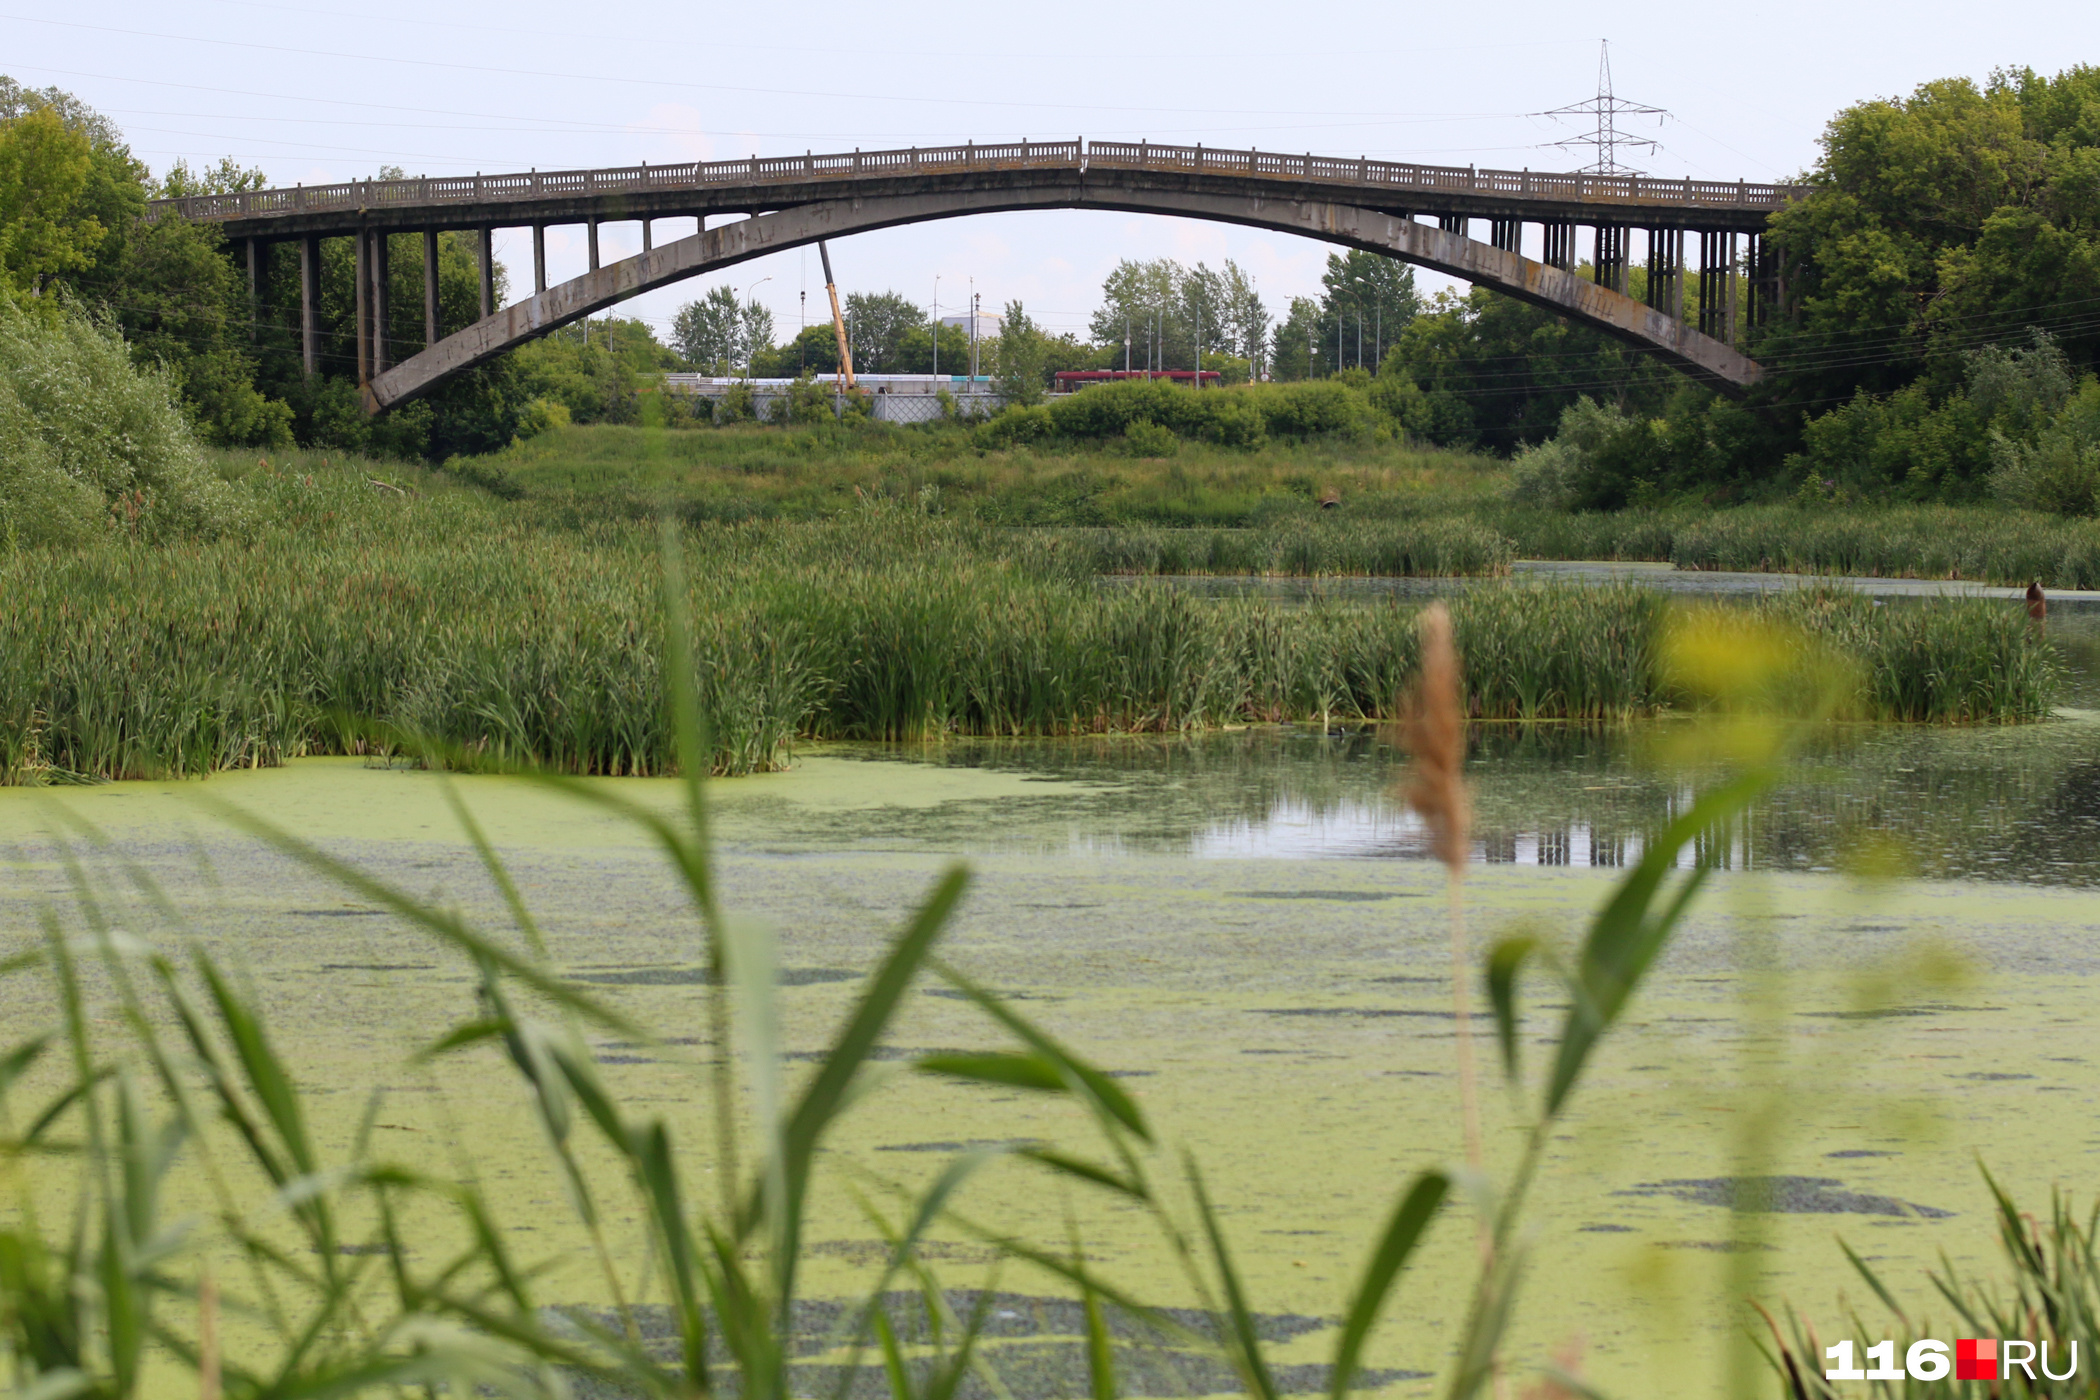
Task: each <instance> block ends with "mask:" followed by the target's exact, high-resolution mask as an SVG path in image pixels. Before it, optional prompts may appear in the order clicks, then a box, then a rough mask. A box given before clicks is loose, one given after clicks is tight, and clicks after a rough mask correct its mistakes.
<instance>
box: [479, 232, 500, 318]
mask: <svg viewBox="0 0 2100 1400" xmlns="http://www.w3.org/2000/svg"><path fill="white" fill-rule="evenodd" d="M479 232H480V235H481V238H480V243H479V245H478V247H477V248H476V251H477V253H478V254H479V255H480V262H481V319H482V320H484V321H486V320H487V319H488V318H489V317H491V316H493V315H495V314H496V231H495V230H494V229H492V228H490V227H488V226H487V225H486V224H484V225H482V227H481V229H480V230H479Z"/></svg>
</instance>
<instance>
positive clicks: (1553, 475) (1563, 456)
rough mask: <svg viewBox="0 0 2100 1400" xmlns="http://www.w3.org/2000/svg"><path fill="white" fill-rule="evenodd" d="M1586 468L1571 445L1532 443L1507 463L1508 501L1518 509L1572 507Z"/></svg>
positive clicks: (1579, 452) (1582, 456) (1580, 453)
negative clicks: (1523, 507) (1516, 505)
mask: <svg viewBox="0 0 2100 1400" xmlns="http://www.w3.org/2000/svg"><path fill="white" fill-rule="evenodd" d="M1583 402H1584V403H1588V402H1589V400H1587V399H1584V400H1583ZM1572 411H1573V410H1570V412H1572ZM1588 466H1589V457H1588V455H1587V454H1586V453H1584V452H1583V450H1582V449H1581V448H1579V447H1577V446H1576V445H1575V444H1574V443H1572V442H1564V441H1562V440H1561V439H1559V438H1548V439H1547V440H1546V441H1544V442H1541V443H1534V444H1532V445H1531V446H1529V447H1525V448H1523V449H1521V450H1520V451H1519V452H1518V453H1517V456H1516V460H1514V461H1513V462H1511V463H1510V484H1509V498H1510V499H1511V500H1512V501H1515V502H1517V503H1518V504H1519V505H1527V506H1544V507H1545V508H1546V509H1547V510H1567V509H1569V508H1570V507H1571V506H1573V505H1574V504H1575V495H1576V491H1577V489H1578V488H1579V486H1580V477H1581V474H1582V473H1583V472H1584V471H1585V470H1586V469H1587V468H1588Z"/></svg>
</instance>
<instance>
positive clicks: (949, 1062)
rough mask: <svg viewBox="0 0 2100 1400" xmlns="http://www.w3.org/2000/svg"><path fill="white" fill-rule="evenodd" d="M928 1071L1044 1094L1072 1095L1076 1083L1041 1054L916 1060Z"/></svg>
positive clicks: (927, 1072)
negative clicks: (1067, 1079)
mask: <svg viewBox="0 0 2100 1400" xmlns="http://www.w3.org/2000/svg"><path fill="white" fill-rule="evenodd" d="M912 1068H914V1069H916V1070H919V1071H921V1072H923V1073H926V1074H938V1075H945V1076H946V1077H948V1078H950V1079H961V1080H964V1081H967V1082H969V1083H973V1084H995V1085H998V1086H999V1087H1001V1088H1005V1089H1034V1090H1037V1091H1039V1092H1042V1093H1049V1094H1068V1093H1070V1092H1072V1086H1071V1085H1070V1083H1068V1082H1067V1081H1066V1079H1065V1077H1064V1076H1063V1075H1062V1074H1059V1073H1058V1072H1057V1066H1056V1065H1054V1064H1052V1063H1050V1061H1048V1060H1046V1059H1044V1058H1043V1057H1042V1056H1041V1055H1013V1054H1001V1053H996V1052H994V1053H987V1054H981V1055H969V1054H949V1055H927V1056H924V1057H922V1058H921V1059H918V1060H915V1061H913V1063H912Z"/></svg>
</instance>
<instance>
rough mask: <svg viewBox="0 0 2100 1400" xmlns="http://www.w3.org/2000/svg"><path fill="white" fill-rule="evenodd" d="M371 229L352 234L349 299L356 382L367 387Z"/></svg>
mask: <svg viewBox="0 0 2100 1400" xmlns="http://www.w3.org/2000/svg"><path fill="white" fill-rule="evenodd" d="M371 237H372V235H371V231H370V230H369V229H363V228H360V229H359V230H358V231H357V233H356V234H355V235H354V236H353V241H354V242H355V244H356V247H357V253H356V265H355V267H354V268H353V269H352V272H351V276H350V281H351V296H350V300H351V301H353V302H354V303H356V305H357V318H356V319H357V329H356V334H357V384H358V387H359V388H361V389H369V388H370V386H371V383H372V322H371V317H370V316H369V315H367V314H366V311H365V304H366V303H367V302H369V301H370V300H371V299H372V295H371V290H372V274H371V272H370V271H369V270H368V269H367V268H366V266H365V265H366V264H367V263H369V262H370V261H371V260H372V250H371V249H370V247H368V246H367V245H368V244H369V243H370V242H371Z"/></svg>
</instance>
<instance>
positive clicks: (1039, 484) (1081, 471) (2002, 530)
mask: <svg viewBox="0 0 2100 1400" xmlns="http://www.w3.org/2000/svg"><path fill="white" fill-rule="evenodd" d="M453 472H454V474H455V477H457V478H460V479H465V480H470V481H474V482H478V483H481V484H483V485H485V486H487V487H489V488H491V489H493V490H495V491H497V492H499V493H500V494H502V495H504V496H507V497H509V498H511V499H512V501H513V504H514V506H515V507H516V509H517V510H518V511H519V512H520V513H522V514H524V515H525V516H527V517H529V518H531V519H534V520H538V521H541V522H543V523H546V524H548V525H551V526H557V527H566V528H582V527H586V526H590V525H593V524H597V523H602V522H607V521H646V520H653V519H655V518H656V517H657V516H658V515H660V514H664V513H670V514H673V515H676V516H678V517H680V518H682V519H684V520H687V521H688V522H692V523H704V522H717V521H742V520H816V519H824V518H829V517H832V516H836V515H838V514H840V513H842V512H846V511H851V510H853V509H856V508H858V507H860V506H862V505H864V504H865V503H866V502H868V501H870V500H879V501H890V502H895V503H900V504H905V505H909V506H910V507H912V508H913V509H915V510H918V511H920V512H922V513H926V514H932V515H939V516H947V517H956V518H962V519H968V520H975V521H979V522H982V523H986V524H992V525H1004V526H1035V527H1060V528H1070V527H1077V528H1082V529H1088V530H1093V531H1100V532H1123V533H1124V535H1125V538H1122V539H1111V538H1109V537H1108V536H1107V535H1105V534H1104V535H1099V536H1097V537H1096V538H1098V539H1100V540H1101V543H1102V548H1101V559H1102V563H1101V567H1102V569H1104V570H1107V571H1144V572H1159V573H1177V572H1192V573H1203V572H1217V573H1307V574H1316V573H1367V574H1450V573H1493V572H1497V571H1499V570H1500V569H1501V568H1502V567H1503V565H1504V564H1505V563H1506V562H1507V561H1508V560H1510V559H1513V558H1515V559H1644V560H1656V561H1666V562H1670V563H1674V564H1676V565H1677V566H1678V567H1680V568H1685V569H1729V570H1752V571H1771V572H1789V573H1827V574H1857V575H1865V576H1869V577H1893V578H1938V579H1944V578H1956V579H1968V580H1973V581H1977V582H1983V583H1994V584H2014V585H2022V584H2025V583H2027V582H2028V581H2029V580H2037V579H2038V580H2040V582H2041V583H2042V585H2043V586H2044V587H2047V588H2096V587H2100V522H2094V521H2086V520H2067V519H2064V518H2062V517H2060V516H2053V515H2042V514H2036V513H2033V512H2026V511H2016V510H2009V509H2005V508H2003V507H2000V506H1996V505H1977V506H1876V505H1846V506H1836V505H1813V506H1801V505H1794V504H1784V505H1764V506H1734V507H1727V508H1720V509H1710V508H1706V507H1700V506H1692V505H1676V506H1669V507H1663V508H1658V509H1653V510H1628V511H1620V512H1615V513H1600V512H1582V513H1572V512H1564V511H1555V510H1544V509H1539V508H1536V507H1530V506H1522V505H1517V504H1514V503H1512V502H1510V501H1508V500H1507V499H1506V498H1505V488H1506V486H1507V470H1506V468H1505V467H1504V466H1503V465H1502V464H1500V463H1498V462H1496V461H1494V460H1493V459H1491V458H1485V457H1480V456H1475V455H1471V454H1465V453H1456V452H1448V451H1443V450H1439V449H1433V448H1423V447H1418V446H1414V445H1410V444H1408V443H1405V442H1401V441H1393V440H1389V439H1379V438H1365V439H1361V440H1358V439H1353V438H1350V437H1347V436H1335V435H1331V436H1328V437H1324V438H1315V439H1310V440H1307V441H1304V442H1270V443H1265V444H1263V445H1261V446H1259V447H1256V448H1251V449H1236V448H1224V447H1217V446H1212V445H1208V444H1201V443H1182V444H1180V445H1179V446H1178V448H1177V449H1176V451H1175V452H1174V454H1173V455H1171V456H1167V457H1160V458H1141V457H1133V456H1131V455H1129V454H1128V453H1127V452H1126V451H1125V450H1123V449H1122V448H1120V447H1118V446H1116V445H1115V444H1110V445H1108V446H1099V445H1087V444H1039V445H1036V446H1032V447H1030V446H1023V447H1015V448H1012V449H1008V450H998V451H984V450H981V449H980V448H979V447H978V446H977V445H976V442H975V439H974V438H973V437H972V436H971V434H970V433H969V432H968V431H967V430H965V429H963V428H960V427H956V428H938V427H936V428H926V429H922V428H910V429H904V428H891V427H887V426H884V425H872V426H867V427H863V428H860V429H854V430H846V429H835V428H822V427H820V428H798V429H791V430H784V429H778V428H761V427H746V428H729V429H721V430H716V431H712V432H688V433H668V434H665V433H657V434H653V435H652V434H648V433H645V432H644V431H642V430H640V429H635V428H621V427H603V426H601V427H589V428H571V429H566V430H562V431H559V432H555V433H550V434H547V435H545V436H543V437H539V438H535V439H532V440H531V441H529V442H523V443H518V444H514V445H513V446H512V447H511V448H510V449H509V450H507V451H505V452H502V453H498V454H496V455H494V456H492V457H486V458H478V459H474V460H473V461H470V462H456V463H454V464H453ZM1330 498H1332V499H1334V500H1336V501H1337V502H1338V503H1339V504H1338V506H1337V507H1336V508H1335V509H1333V510H1331V511H1322V510H1321V507H1320V503H1321V501H1322V500H1324V499H1330ZM1322 516H1326V517H1329V521H1328V526H1327V531H1328V532H1327V533H1326V534H1322V535H1315V534H1314V533H1312V528H1311V526H1310V525H1309V524H1308V522H1310V521H1312V520H1314V519H1316V518H1319V517H1322ZM1338 521H1347V522H1349V523H1350V527H1349V528H1348V529H1346V530H1344V529H1336V528H1334V526H1335V524H1336V523H1337V522H1338ZM1226 531H1252V532H1256V534H1255V535H1253V536H1243V537H1242V536H1232V535H1227V534H1222V533H1220V532H1226ZM1308 542H1317V543H1316V544H1315V545H1314V547H1313V548H1311V549H1310V550H1308V548H1307V544H1308Z"/></svg>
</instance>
